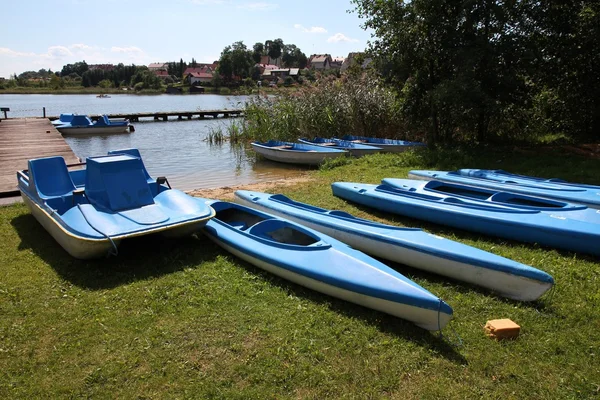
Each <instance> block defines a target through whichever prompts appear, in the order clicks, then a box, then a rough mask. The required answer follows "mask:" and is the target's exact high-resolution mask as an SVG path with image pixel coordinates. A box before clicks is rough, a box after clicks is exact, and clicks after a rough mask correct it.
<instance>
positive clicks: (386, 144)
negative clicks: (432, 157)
mask: <svg viewBox="0 0 600 400" xmlns="http://www.w3.org/2000/svg"><path fill="white" fill-rule="evenodd" d="M342 139H343V140H346V141H349V142H352V143H358V144H366V145H368V146H376V147H379V148H381V149H382V151H386V152H390V153H402V152H404V151H406V150H410V149H414V148H418V147H425V146H426V144H425V143H423V142H409V141H406V140H396V139H382V138H375V137H367V136H353V135H345V136H343V137H342Z"/></svg>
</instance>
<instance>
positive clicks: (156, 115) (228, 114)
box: [48, 109, 243, 122]
mask: <svg viewBox="0 0 600 400" xmlns="http://www.w3.org/2000/svg"><path fill="white" fill-rule="evenodd" d="M106 115H107V116H108V118H125V119H128V120H129V121H130V122H139V120H140V118H152V119H153V120H154V121H168V120H169V117H177V119H179V120H181V119H184V118H185V119H192V118H194V117H197V119H205V118H233V117H241V116H243V111H242V110H238V109H234V110H198V111H156V112H142V113H118V114H106ZM101 116H102V115H88V117H90V118H91V119H92V120H97V119H98V118H100V117H101ZM48 118H49V119H50V120H55V119H58V116H51V117H48Z"/></svg>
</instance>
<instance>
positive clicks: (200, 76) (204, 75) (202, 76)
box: [187, 72, 213, 79]
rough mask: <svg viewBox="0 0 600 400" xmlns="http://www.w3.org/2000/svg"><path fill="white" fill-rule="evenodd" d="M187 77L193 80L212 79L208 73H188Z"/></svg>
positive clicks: (211, 75)
mask: <svg viewBox="0 0 600 400" xmlns="http://www.w3.org/2000/svg"><path fill="white" fill-rule="evenodd" d="M187 75H188V76H192V77H194V78H211V79H212V77H213V74H211V73H209V72H189V73H188V74H187Z"/></svg>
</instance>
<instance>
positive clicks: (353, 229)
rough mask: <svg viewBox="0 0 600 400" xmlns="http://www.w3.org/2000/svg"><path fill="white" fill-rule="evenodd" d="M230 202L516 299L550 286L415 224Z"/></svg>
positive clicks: (281, 199) (273, 198)
mask: <svg viewBox="0 0 600 400" xmlns="http://www.w3.org/2000/svg"><path fill="white" fill-rule="evenodd" d="M235 196H236V199H235V201H236V202H238V203H240V204H243V205H246V206H249V207H252V208H256V209H258V210H261V211H264V212H268V213H270V214H274V215H277V216H280V217H283V218H287V219H289V220H291V221H294V222H297V223H299V224H302V225H304V226H307V227H309V228H312V229H315V230H317V231H319V232H322V233H324V234H326V235H329V236H332V237H334V238H336V239H338V240H340V241H342V242H344V243H346V244H348V245H350V246H352V247H353V248H355V249H357V250H361V251H364V252H365V253H368V254H371V255H373V256H376V257H380V258H385V259H387V260H392V261H395V262H398V263H402V264H405V265H408V266H411V267H414V268H418V269H422V270H424V271H429V272H433V273H436V274H440V275H444V276H448V277H450V278H453V279H457V280H460V281H464V282H469V283H472V284H475V285H479V286H482V287H485V288H488V289H491V290H493V291H495V292H497V293H498V294H500V295H502V296H505V297H508V298H511V299H515V300H521V301H533V300H536V299H538V298H539V297H540V296H541V295H543V294H544V293H545V292H546V291H547V290H548V289H550V288H551V287H552V285H553V284H554V279H553V278H552V276H550V275H548V274H547V273H545V272H543V271H540V270H539V269H536V268H533V267H530V266H528V265H524V264H521V263H518V262H516V261H513V260H509V259H507V258H504V257H500V256H497V255H494V254H492V253H488V252H487V251H483V250H479V249H476V248H475V247H471V246H467V245H465V244H462V243H458V242H455V241H452V240H448V239H444V238H442V237H439V236H435V235H432V234H429V233H427V232H424V231H422V230H421V229H416V228H401V227H398V226H392V225H386V224H381V223H378V222H374V221H369V220H366V219H361V218H357V217H354V216H352V215H351V214H348V213H346V212H343V211H337V210H334V211H331V210H326V209H323V208H319V207H315V206H311V205H309V204H304V203H300V202H297V201H294V200H291V199H290V198H288V197H286V196H284V195H282V194H268V193H260V192H253V191H247V190H238V191H237V192H235Z"/></svg>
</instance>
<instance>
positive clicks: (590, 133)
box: [530, 0, 600, 141]
mask: <svg viewBox="0 0 600 400" xmlns="http://www.w3.org/2000/svg"><path fill="white" fill-rule="evenodd" d="M530 20H531V21H535V24H533V23H532V24H531V26H530V29H531V35H532V37H534V38H535V40H536V49H537V50H538V53H537V57H536V67H537V68H536V73H535V74H532V76H531V79H532V81H534V82H535V83H536V84H537V85H538V88H539V89H540V93H539V96H538V100H539V101H540V106H541V107H540V108H541V110H542V112H543V115H542V117H543V121H544V122H545V123H546V125H547V128H548V129H549V130H550V131H553V132H561V133H565V134H568V135H569V136H572V137H574V138H576V139H579V140H592V141H597V140H598V139H600V79H599V77H600V39H599V38H600V2H598V1H575V0H560V1H558V0H548V1H543V2H539V3H533V7H532V10H531V16H530Z"/></svg>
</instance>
